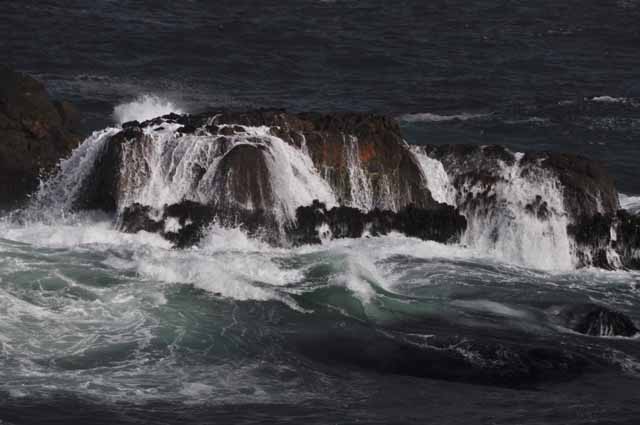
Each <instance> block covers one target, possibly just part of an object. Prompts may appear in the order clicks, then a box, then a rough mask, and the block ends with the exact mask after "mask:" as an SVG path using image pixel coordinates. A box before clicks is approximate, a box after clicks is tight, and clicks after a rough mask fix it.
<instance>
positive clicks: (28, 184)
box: [0, 65, 79, 208]
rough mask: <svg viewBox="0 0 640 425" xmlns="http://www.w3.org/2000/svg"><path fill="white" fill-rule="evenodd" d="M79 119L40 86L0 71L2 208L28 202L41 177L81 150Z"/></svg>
mask: <svg viewBox="0 0 640 425" xmlns="http://www.w3.org/2000/svg"><path fill="white" fill-rule="evenodd" d="M77 124H78V114H77V112H76V111H75V109H74V108H73V107H72V106H71V105H70V104H69V103H67V102H61V103H58V102H54V101H52V100H51V99H50V97H49V95H48V93H47V91H46V90H45V88H44V85H42V83H40V82H38V81H36V80H35V79H33V78H31V77H29V76H26V75H24V74H20V73H18V72H15V71H13V70H11V69H10V68H8V67H6V66H3V65H0V208H2V207H3V206H4V207H11V206H13V205H15V204H17V203H20V202H21V201H24V200H25V199H26V197H27V195H28V194H29V193H31V192H33V191H34V190H35V189H36V187H37V185H38V178H39V176H40V175H41V172H44V173H46V172H49V171H51V170H52V169H53V168H55V166H56V164H57V163H58V161H59V160H60V159H61V158H64V157H65V156H66V155H68V154H69V152H71V150H72V149H73V148H74V147H75V146H77V144H78V142H79V138H78V136H77V133H76V132H75V131H76V128H77Z"/></svg>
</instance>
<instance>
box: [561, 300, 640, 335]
mask: <svg viewBox="0 0 640 425" xmlns="http://www.w3.org/2000/svg"><path fill="white" fill-rule="evenodd" d="M560 317H561V318H562V320H564V321H565V323H566V326H567V327H569V328H570V329H572V330H574V331H576V332H579V333H581V334H585V335H591V336H625V337H631V336H634V335H636V334H637V333H638V328H636V326H635V325H634V323H633V321H631V319H629V318H628V317H627V316H626V315H624V314H622V313H620V312H617V311H613V310H611V309H609V308H607V307H603V306H600V305H596V304H578V305H573V306H568V307H564V308H563V309H561V310H560Z"/></svg>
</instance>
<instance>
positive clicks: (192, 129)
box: [178, 125, 198, 134]
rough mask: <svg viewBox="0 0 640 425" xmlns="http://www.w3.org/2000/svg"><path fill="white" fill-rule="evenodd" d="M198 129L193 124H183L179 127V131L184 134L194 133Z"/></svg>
mask: <svg viewBox="0 0 640 425" xmlns="http://www.w3.org/2000/svg"><path fill="white" fill-rule="evenodd" d="M197 130H198V129H197V128H196V127H194V126H192V125H185V126H182V127H180V128H179V129H178V133H182V134H193V133H195V132H196V131H197Z"/></svg>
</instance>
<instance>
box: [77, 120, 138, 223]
mask: <svg viewBox="0 0 640 425" xmlns="http://www.w3.org/2000/svg"><path fill="white" fill-rule="evenodd" d="M125 143H129V144H130V145H131V149H132V150H145V149H146V146H147V144H148V143H149V139H148V138H146V137H144V134H143V132H142V129H141V128H140V127H138V126H129V127H127V128H124V129H123V130H122V131H121V132H119V133H117V134H116V135H114V136H113V137H111V139H110V140H109V142H108V143H107V144H106V146H105V148H104V151H103V152H102V155H100V156H98V158H97V160H96V163H95V165H94V168H93V170H92V172H91V174H90V175H89V176H88V177H87V179H86V180H85V181H84V182H83V189H82V190H81V191H80V195H79V197H78V198H77V199H76V201H75V207H76V208H78V209H88V210H102V211H105V212H115V211H116V210H117V208H118V200H119V199H120V197H121V195H122V194H123V193H127V192H128V191H131V190H133V189H134V188H133V187H130V186H131V185H132V184H133V182H134V181H137V180H135V179H128V178H127V175H126V174H123V170H125V168H124V167H123V166H122V165H123V162H124V158H123V145H124V144H125ZM133 171H135V172H136V173H137V174H138V176H139V178H141V179H142V178H144V176H145V175H148V174H149V172H150V170H149V169H148V168H147V164H146V163H143V164H139V166H138V167H136V169H135V170H133Z"/></svg>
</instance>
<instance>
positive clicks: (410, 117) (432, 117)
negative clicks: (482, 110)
mask: <svg viewBox="0 0 640 425" xmlns="http://www.w3.org/2000/svg"><path fill="white" fill-rule="evenodd" d="M489 116H491V115H490V114H478V113H475V114H474V113H468V112H463V113H460V114H452V115H438V114H433V113H431V112H423V113H417V114H405V115H402V116H400V120H401V121H405V122H434V123H437V122H446V121H456V120H458V121H468V120H475V119H483V118H487V117H489Z"/></svg>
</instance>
